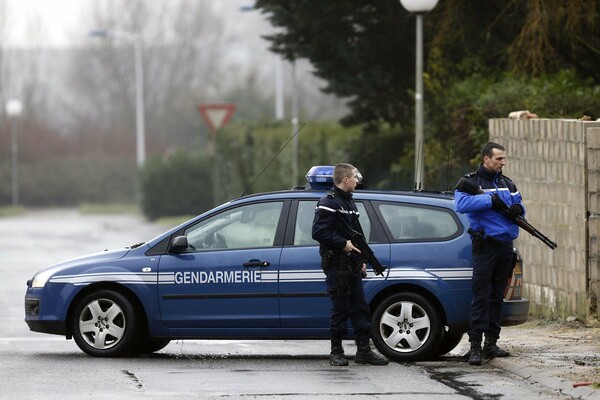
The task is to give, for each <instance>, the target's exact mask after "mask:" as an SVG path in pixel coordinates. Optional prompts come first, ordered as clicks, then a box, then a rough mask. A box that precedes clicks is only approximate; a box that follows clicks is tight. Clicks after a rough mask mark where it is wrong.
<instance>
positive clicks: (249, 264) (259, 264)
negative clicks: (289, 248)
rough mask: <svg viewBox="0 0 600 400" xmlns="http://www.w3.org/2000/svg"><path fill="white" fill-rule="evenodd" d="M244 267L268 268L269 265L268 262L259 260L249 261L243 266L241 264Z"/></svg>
mask: <svg viewBox="0 0 600 400" xmlns="http://www.w3.org/2000/svg"><path fill="white" fill-rule="evenodd" d="M242 265H243V266H244V267H250V268H252V267H268V266H269V265H271V263H270V262H268V261H260V260H250V261H248V262H245V263H244V264H242Z"/></svg>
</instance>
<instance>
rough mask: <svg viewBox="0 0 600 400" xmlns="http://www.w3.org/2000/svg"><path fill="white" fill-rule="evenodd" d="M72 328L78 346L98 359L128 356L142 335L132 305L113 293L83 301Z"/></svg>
mask: <svg viewBox="0 0 600 400" xmlns="http://www.w3.org/2000/svg"><path fill="white" fill-rule="evenodd" d="M72 324H73V325H72V328H73V339H75V342H76V343H77V346H79V348H80V349H81V350H83V351H84V352H85V353H87V354H89V355H92V356H96V357H120V356H124V355H128V354H129V353H131V352H132V351H133V350H134V347H135V346H134V342H135V338H136V336H137V334H138V331H139V329H138V327H139V323H138V322H137V321H136V317H135V310H134V308H133V305H132V304H131V302H130V301H129V300H128V299H127V298H126V297H125V296H123V295H122V294H121V293H119V292H115V291H113V290H100V291H97V292H94V293H91V294H89V295H88V296H86V297H84V298H83V299H82V300H81V301H80V302H79V303H78V305H77V307H76V308H75V313H74V315H73V320H72Z"/></svg>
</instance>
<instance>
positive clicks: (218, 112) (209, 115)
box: [198, 103, 235, 206]
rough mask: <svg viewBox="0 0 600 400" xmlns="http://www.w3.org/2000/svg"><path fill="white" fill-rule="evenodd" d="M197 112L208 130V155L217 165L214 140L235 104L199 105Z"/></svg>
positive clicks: (214, 195)
mask: <svg viewBox="0 0 600 400" xmlns="http://www.w3.org/2000/svg"><path fill="white" fill-rule="evenodd" d="M198 111H200V115H201V116H202V119H203V120H204V122H205V123H206V125H207V126H208V128H209V130H210V138H209V141H208V154H209V157H211V158H212V159H213V163H214V164H215V165H216V164H217V152H216V151H215V148H216V141H217V140H216V139H217V132H218V131H219V129H221V128H223V127H224V126H225V125H227V123H228V122H229V120H230V119H231V117H232V116H233V113H234V112H235V104H233V103H216V104H200V105H199V106H198ZM212 170H213V203H214V205H215V206H216V205H217V204H218V196H217V179H218V168H213V169H212Z"/></svg>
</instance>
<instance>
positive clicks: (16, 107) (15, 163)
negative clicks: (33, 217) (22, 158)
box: [6, 100, 23, 206]
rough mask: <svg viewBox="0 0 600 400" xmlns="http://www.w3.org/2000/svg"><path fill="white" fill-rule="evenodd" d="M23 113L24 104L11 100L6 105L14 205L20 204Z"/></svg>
mask: <svg viewBox="0 0 600 400" xmlns="http://www.w3.org/2000/svg"><path fill="white" fill-rule="evenodd" d="M22 111H23V104H21V102H20V101H19V100H9V101H8V102H7V103H6V114H7V115H8V118H9V119H10V139H11V151H10V154H11V165H12V166H11V171H12V173H11V175H12V176H11V183H12V205H13V206H17V205H18V204H19V141H18V140H17V123H18V121H17V118H19V116H20V115H21V112H22Z"/></svg>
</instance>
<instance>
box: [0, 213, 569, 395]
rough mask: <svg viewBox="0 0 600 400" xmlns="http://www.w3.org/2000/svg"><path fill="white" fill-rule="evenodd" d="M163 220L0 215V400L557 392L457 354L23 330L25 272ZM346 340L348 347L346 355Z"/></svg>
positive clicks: (148, 234)
mask: <svg viewBox="0 0 600 400" xmlns="http://www.w3.org/2000/svg"><path fill="white" fill-rule="evenodd" d="M164 230H165V229H164V228H163V227H161V226H158V225H155V224H150V223H148V222H145V221H144V220H143V219H142V218H140V217H137V216H132V215H110V216H109V215H102V216H82V215H79V214H78V213H77V212H76V211H71V210H58V211H56V210H52V211H31V212H27V213H26V214H25V215H23V216H19V217H11V218H0V310H2V319H1V321H2V322H1V323H0V399H79V398H83V397H89V396H91V397H93V398H99V399H136V398H156V399H163V398H164V399H173V398H175V399H180V398H181V399H187V398H196V399H197V398H202V399H206V398H208V399H212V398H216V399H256V398H260V399H263V398H285V399H308V398H310V399H313V398H318V399H341V398H347V397H351V398H352V399H362V398H365V399H366V398H369V399H373V398H375V399H378V398H379V399H391V398H393V399H396V398H410V399H428V400H433V399H498V398H506V399H514V398H523V399H549V398H552V399H561V398H568V397H565V396H562V395H559V394H558V393H556V392H552V391H551V390H549V389H548V388H545V387H543V386H540V385H537V384H532V383H530V382H527V381H526V380H524V379H522V378H520V377H517V376H516V375H512V374H510V373H507V372H504V371H503V370H501V369H497V368H494V367H492V366H483V367H480V368H472V367H469V366H468V365H466V364H465V363H464V362H463V361H462V360H461V359H460V358H459V357H458V356H457V355H454V356H452V355H451V356H450V357H447V358H445V359H442V360H438V361H432V362H422V363H412V364H398V363H391V364H390V365H388V366H385V367H369V366H358V365H356V364H354V363H353V362H351V363H350V366H348V367H342V368H334V367H330V366H329V365H328V363H327V357H326V355H327V353H328V343H327V342H326V341H274V342H265V341H174V342H172V343H171V344H169V345H168V346H167V347H166V348H165V349H163V350H162V351H161V352H159V353H157V354H154V355H152V356H148V357H140V358H121V359H98V358H92V357H89V356H87V355H85V354H84V353H83V352H81V351H80V350H79V349H78V347H77V346H76V344H75V343H74V342H73V341H67V340H65V338H63V337H60V336H54V335H44V334H39V333H34V332H30V331H29V330H28V327H27V325H26V324H25V322H24V321H23V318H24V310H23V298H24V294H25V287H26V281H27V279H30V278H31V277H32V276H33V274H34V273H35V272H36V271H37V270H39V269H41V268H43V267H45V266H48V265H51V264H53V263H55V262H58V261H62V260H65V259H67V258H72V257H76V256H80V255H83V254H86V253H91V252H96V251H99V250H104V249H107V248H119V247H124V246H129V245H132V244H134V243H137V242H140V241H145V240H148V239H151V238H152V237H154V236H156V235H157V234H159V233H160V232H162V231H164ZM354 351H355V348H354V346H353V344H352V343H351V342H346V353H347V354H349V355H352V354H354Z"/></svg>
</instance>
